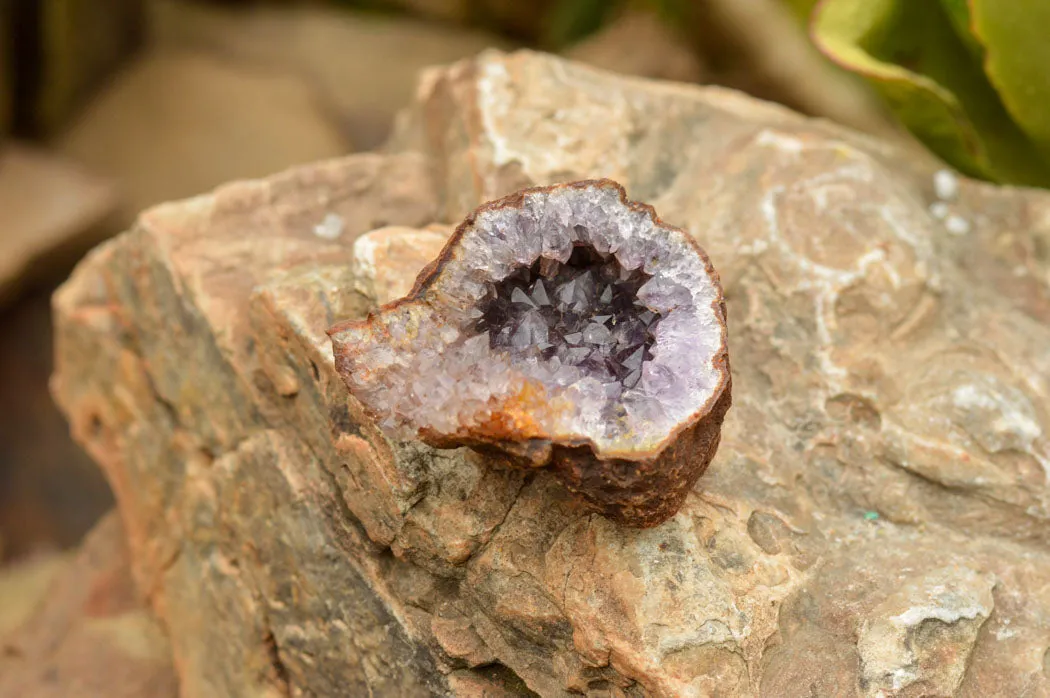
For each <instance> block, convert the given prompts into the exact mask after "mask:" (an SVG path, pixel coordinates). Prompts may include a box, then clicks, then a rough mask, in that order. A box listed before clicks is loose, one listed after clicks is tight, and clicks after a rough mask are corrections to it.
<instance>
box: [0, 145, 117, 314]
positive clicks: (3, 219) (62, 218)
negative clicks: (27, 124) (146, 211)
mask: <svg viewBox="0 0 1050 698" xmlns="http://www.w3.org/2000/svg"><path fill="white" fill-rule="evenodd" d="M115 205H116V195H115V191H114V187H113V184H112V182H110V181H108V180H106V179H104V178H102V177H99V176H97V175H95V174H93V173H91V172H89V171H86V170H85V169H84V168H82V167H79V166H77V165H75V164H73V163H71V162H69V161H68V160H66V159H64V158H61V157H57V156H55V155H51V154H48V153H45V152H43V151H40V150H37V149H35V148H32V147H30V146H25V145H20V144H17V143H6V144H3V145H0V305H6V304H7V302H8V301H10V300H11V298H12V297H13V296H15V295H16V293H17V292H18V291H19V290H21V287H23V286H25V285H27V284H31V283H34V282H39V281H41V280H42V279H45V278H47V276H48V274H47V272H48V271H50V272H51V273H52V274H54V273H55V267H58V268H60V269H61V268H63V266H64V268H65V269H68V268H69V267H70V266H72V263H73V262H74V261H75V260H76V256H75V255H77V254H80V253H82V252H83V251H84V250H86V249H88V248H89V247H91V246H92V245H94V244H95V243H97V242H98V241H100V240H101V239H102V238H103V237H104V236H103V235H102V234H101V232H100V223H101V222H102V221H103V220H104V219H105V217H106V215H107V214H109V213H111V212H112V210H113V208H114V207H115Z"/></svg>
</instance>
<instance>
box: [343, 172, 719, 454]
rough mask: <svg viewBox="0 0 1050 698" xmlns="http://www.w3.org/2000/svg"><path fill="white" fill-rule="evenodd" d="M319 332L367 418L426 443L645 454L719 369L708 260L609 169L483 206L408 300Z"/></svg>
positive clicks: (703, 397)
mask: <svg viewBox="0 0 1050 698" xmlns="http://www.w3.org/2000/svg"><path fill="white" fill-rule="evenodd" d="M331 334H332V338H333V343H334V344H333V346H334V349H335V358H336V361H337V366H338V368H339V370H340V373H342V375H343V376H344V377H345V378H346V381H347V385H348V387H349V388H350V389H351V391H352V392H353V393H354V395H355V397H356V398H357V399H358V400H360V401H361V402H362V403H363V404H364V405H366V406H367V407H368V409H370V410H371V411H372V412H373V413H374V414H375V415H376V416H377V418H378V420H379V423H380V424H381V425H382V426H383V427H384V428H387V429H392V430H402V431H403V432H404V435H405V436H407V437H411V436H412V435H414V434H427V435H429V436H428V437H427V438H431V439H432V440H436V441H439V440H440V438H439V437H442V438H447V440H448V441H449V442H458V441H462V440H464V439H465V440H468V441H469V440H474V441H480V442H486V441H493V442H497V443H501V444H506V443H513V442H515V441H521V442H528V443H537V442H544V441H546V442H549V443H565V444H580V443H587V444H589V445H590V446H591V448H593V449H595V452H596V453H600V454H602V455H603V456H604V455H606V454H615V455H616V456H617V457H627V458H632V457H650V456H651V455H652V454H653V453H656V452H659V450H660V449H661V448H663V446H664V445H665V444H666V443H668V440H669V439H671V438H673V437H674V435H675V434H677V433H679V431H680V429H681V425H683V424H686V423H690V420H693V419H697V418H699V417H698V415H703V414H704V410H705V409H707V408H708V406H710V405H711V404H713V402H712V401H713V400H714V399H717V398H718V397H719V395H720V394H721V391H722V389H723V388H724V386H725V385H727V381H728V372H727V368H726V363H725V360H724V353H725V347H726V328H725V320H724V316H723V311H722V305H721V289H720V288H719V286H718V281H717V276H716V275H715V273H714V270H713V269H712V268H711V267H710V265H709V263H708V261H707V260H706V258H705V257H704V256H703V253H702V251H701V250H699V248H698V247H696V246H695V243H693V242H692V241H691V240H690V239H689V237H688V235H687V234H686V233H685V232H684V231H681V230H678V229H675V228H671V227H669V226H664V225H662V224H661V223H660V222H659V221H658V220H657V219H656V218H655V215H654V213H653V211H652V209H649V208H648V207H644V206H641V205H637V204H631V203H630V202H628V201H627V200H626V197H625V196H624V192H623V190H622V189H621V188H619V187H618V186H617V185H616V184H615V183H612V182H608V181H594V182H579V183H572V184H567V185H556V186H552V187H543V188H537V189H531V190H525V191H523V192H520V193H519V194H515V195H512V196H509V197H507V198H505V199H502V200H500V201H496V202H490V203H489V204H486V205H485V206H482V207H480V208H479V209H478V210H477V211H475V212H474V213H473V214H471V215H470V216H469V217H468V218H467V219H466V220H465V221H464V223H463V225H461V226H460V227H459V229H458V230H457V232H456V234H455V235H454V236H453V239H452V240H451V241H450V243H449V244H448V245H447V246H446V248H445V249H444V250H443V252H442V256H441V257H439V258H438V259H437V260H435V261H434V263H433V264H432V265H430V266H429V267H428V271H427V273H426V274H425V275H424V276H423V277H421V278H420V279H419V281H418V282H417V286H416V289H415V290H414V291H413V293H412V294H411V295H410V296H409V297H407V298H405V299H402V300H401V301H398V302H396V303H394V304H391V305H390V306H387V307H385V308H383V309H381V311H380V312H378V313H375V314H373V315H371V316H369V318H368V320H366V321H363V322H349V323H344V324H342V325H340V326H337V327H335V328H333V330H332V331H331ZM636 454H637V455H636Z"/></svg>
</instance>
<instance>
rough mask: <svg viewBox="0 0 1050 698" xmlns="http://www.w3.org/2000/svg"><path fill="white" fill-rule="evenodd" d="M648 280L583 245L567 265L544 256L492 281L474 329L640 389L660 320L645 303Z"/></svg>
mask: <svg viewBox="0 0 1050 698" xmlns="http://www.w3.org/2000/svg"><path fill="white" fill-rule="evenodd" d="M649 278H650V276H649V275H648V274H646V273H644V272H643V271H642V270H640V269H635V270H628V269H624V268H623V266H621V265H620V263H619V262H617V260H616V258H615V257H614V256H613V255H601V254H599V253H598V252H597V250H595V249H594V248H593V247H590V246H583V245H580V246H577V247H575V248H574V249H573V251H572V254H571V255H570V257H569V259H568V260H567V261H566V262H565V263H564V264H562V263H560V262H558V261H557V260H554V259H549V258H543V259H541V260H539V261H537V262H536V263H535V264H533V265H532V266H531V267H522V268H520V269H518V270H517V271H515V272H514V273H512V274H511V275H509V276H507V277H506V278H504V279H503V280H502V281H500V282H499V283H494V284H492V285H491V286H490V288H489V291H488V295H487V297H486V299H485V300H484V301H482V303H481V304H480V306H481V317H480V318H479V319H478V322H477V325H476V326H475V330H476V331H477V332H479V333H487V334H488V336H489V346H490V347H491V348H492V349H494V350H500V351H506V352H509V353H510V354H511V355H512V356H515V357H517V358H519V359H527V358H529V357H532V358H534V359H537V360H542V361H543V362H545V363H547V364H548V365H550V366H551V367H553V368H554V370H558V368H559V367H561V366H574V367H577V368H578V369H580V370H581V371H582V372H583V374H584V375H585V376H589V377H591V378H594V379H596V380H598V381H599V382H601V383H602V384H603V385H610V384H612V385H616V386H618V388H619V390H622V389H627V388H633V387H635V386H636V385H637V384H638V381H639V380H641V377H642V365H643V364H644V363H645V362H646V361H649V360H650V359H651V358H652V351H651V349H652V346H653V344H654V342H655V337H654V335H653V330H654V329H655V325H656V323H658V322H659V319H660V316H659V315H658V314H657V313H654V312H653V311H651V310H650V309H649V308H647V307H646V306H644V305H642V304H641V303H640V302H639V300H638V289H639V288H641V287H642V286H643V285H644V284H645V283H646V282H647V281H648V280H649ZM619 390H618V391H617V392H619Z"/></svg>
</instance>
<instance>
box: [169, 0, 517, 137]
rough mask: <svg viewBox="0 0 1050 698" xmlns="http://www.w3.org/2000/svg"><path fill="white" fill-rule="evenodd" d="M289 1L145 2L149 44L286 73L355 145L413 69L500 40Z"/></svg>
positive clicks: (384, 117) (378, 123)
mask: <svg viewBox="0 0 1050 698" xmlns="http://www.w3.org/2000/svg"><path fill="white" fill-rule="evenodd" d="M423 1H424V2H426V1H427V0H423ZM474 2H475V0H471V4H474ZM511 4H517V3H511ZM260 5H261V6H260ZM286 5H291V4H290V3H286ZM297 5H298V6H296V5H292V6H285V7H273V6H270V7H267V6H265V5H262V4H256V5H255V6H249V7H240V8H217V7H213V6H208V5H205V4H202V3H187V2H182V1H181V0H155V1H154V2H152V3H151V12H152V15H153V18H152V19H153V22H152V23H153V25H154V26H153V28H154V35H155V42H156V44H157V45H158V46H160V47H161V48H164V49H177V50H195V51H206V52H208V53H210V54H212V55H215V56H218V57H221V58H223V59H225V60H226V61H227V62H228V63H230V64H233V65H234V66H238V67H240V68H241V69H247V70H249V71H255V72H262V73H264V74H265V73H267V72H272V71H274V70H277V71H280V72H282V73H286V74H288V75H292V76H295V77H296V78H297V79H298V80H300V81H301V82H302V83H303V84H304V85H308V86H309V87H310V88H312V89H313V90H314V91H315V93H316V101H317V103H318V104H319V105H322V106H324V107H325V108H327V110H328V111H329V112H330V113H331V115H332V116H333V118H334V119H335V120H336V122H337V123H338V124H339V125H340V126H341V127H342V128H343V130H344V132H345V133H346V134H347V136H348V138H349V140H350V141H351V142H353V144H354V146H355V147H357V148H359V149H363V150H366V149H371V148H374V147H378V146H379V145H381V144H382V142H383V141H384V140H385V139H386V137H387V136H388V135H389V133H390V128H391V124H392V123H393V120H394V117H395V115H396V114H397V112H398V111H399V110H400V109H403V108H404V107H405V106H406V105H407V104H408V103H409V101H410V100H411V98H412V92H413V88H414V86H415V84H416V77H417V74H418V72H419V71H420V70H422V69H423V68H425V67H427V66H430V65H437V64H443V63H449V62H452V61H455V60H459V59H462V58H466V57H467V56H472V55H474V54H475V53H477V52H478V51H481V50H482V49H485V48H488V47H496V48H501V47H504V46H505V45H506V42H505V41H504V40H501V39H498V38H496V37H493V36H491V35H487V34H484V33H481V32H477V31H468V30H466V29H461V28H457V27H455V26H453V25H450V24H441V23H435V22H431V23H427V22H423V21H419V20H415V19H411V18H406V17H396V16H384V15H383V14H381V13H362V12H356V13H355V12H347V11H345V9H344V8H325V7H323V6H320V4H319V3H313V6H303V5H304V4H303V3H299V4H297ZM527 12H529V13H531V8H530V9H529V10H527ZM460 19H462V18H460Z"/></svg>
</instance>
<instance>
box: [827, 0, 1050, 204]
mask: <svg viewBox="0 0 1050 698" xmlns="http://www.w3.org/2000/svg"><path fill="white" fill-rule="evenodd" d="M944 1H945V0H825V1H824V2H823V3H822V4H821V5H819V6H818V7H817V10H816V12H815V14H814V18H813V25H812V32H813V39H814V41H815V42H816V44H817V45H818V46H819V47H820V48H821V49H822V50H823V51H824V52H825V53H826V54H827V55H828V56H829V57H830V58H831V59H832V60H834V61H835V62H837V63H838V64H840V65H842V66H843V67H845V68H846V69H848V70H851V71H853V72H855V73H858V74H860V75H862V76H863V77H865V78H866V79H867V80H868V81H869V82H870V83H871V84H872V85H873V86H874V87H875V89H876V90H877V91H878V92H879V93H880V94H881V95H882V97H883V98H884V99H885V100H886V102H887V103H888V105H889V106H890V108H891V109H892V110H893V111H894V113H895V114H896V115H897V116H898V118H900V120H901V121H902V122H903V123H904V124H905V125H906V126H907V127H908V129H909V130H911V131H912V133H914V134H915V135H916V136H917V137H918V138H920V139H921V140H922V141H923V142H924V143H925V144H926V145H927V147H929V148H930V150H932V151H933V152H934V153H936V154H937V155H939V156H940V157H941V158H943V159H944V160H945V161H947V162H948V163H950V164H952V165H953V166H954V167H956V168H957V169H959V170H960V171H962V172H965V173H967V174H970V175H973V176H976V177H983V178H985V179H992V180H998V181H1003V182H1013V183H1019V184H1035V185H1042V186H1048V185H1050V164H1048V162H1047V161H1046V160H1044V159H1043V158H1042V157H1041V155H1040V154H1039V152H1038V150H1037V149H1035V148H1033V147H1032V143H1031V141H1029V139H1028V138H1027V136H1026V135H1025V133H1024V132H1022V131H1021V129H1020V128H1019V127H1018V125H1017V124H1015V123H1014V121H1013V119H1012V118H1011V116H1010V114H1009V113H1008V112H1007V110H1006V109H1005V107H1004V106H1003V103H1002V102H1001V101H1000V98H999V95H998V94H997V92H996V90H995V88H994V87H993V86H992V84H991V83H990V82H989V81H988V78H987V77H986V76H985V75H984V72H983V70H982V66H981V63H980V60H979V56H978V55H975V54H974V53H972V52H971V49H968V48H967V45H966V44H965V43H964V41H963V39H961V38H960V37H959V35H958V34H957V33H956V28H955V27H956V22H958V21H959V20H965V17H964V16H963V15H960V14H958V10H959V8H958V7H954V9H950V10H948V11H946V10H945V7H944V6H942V5H941V2H944ZM947 1H948V3H949V4H950V2H951V0H947ZM988 1H989V2H994V3H996V4H998V2H999V1H1000V0H988ZM963 9H965V8H963ZM949 12H955V13H956V14H955V15H954V16H955V17H956V20H955V21H953V19H952V18H951V17H952V15H950V14H949ZM961 26H965V25H961ZM1044 26H1045V25H1044Z"/></svg>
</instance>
